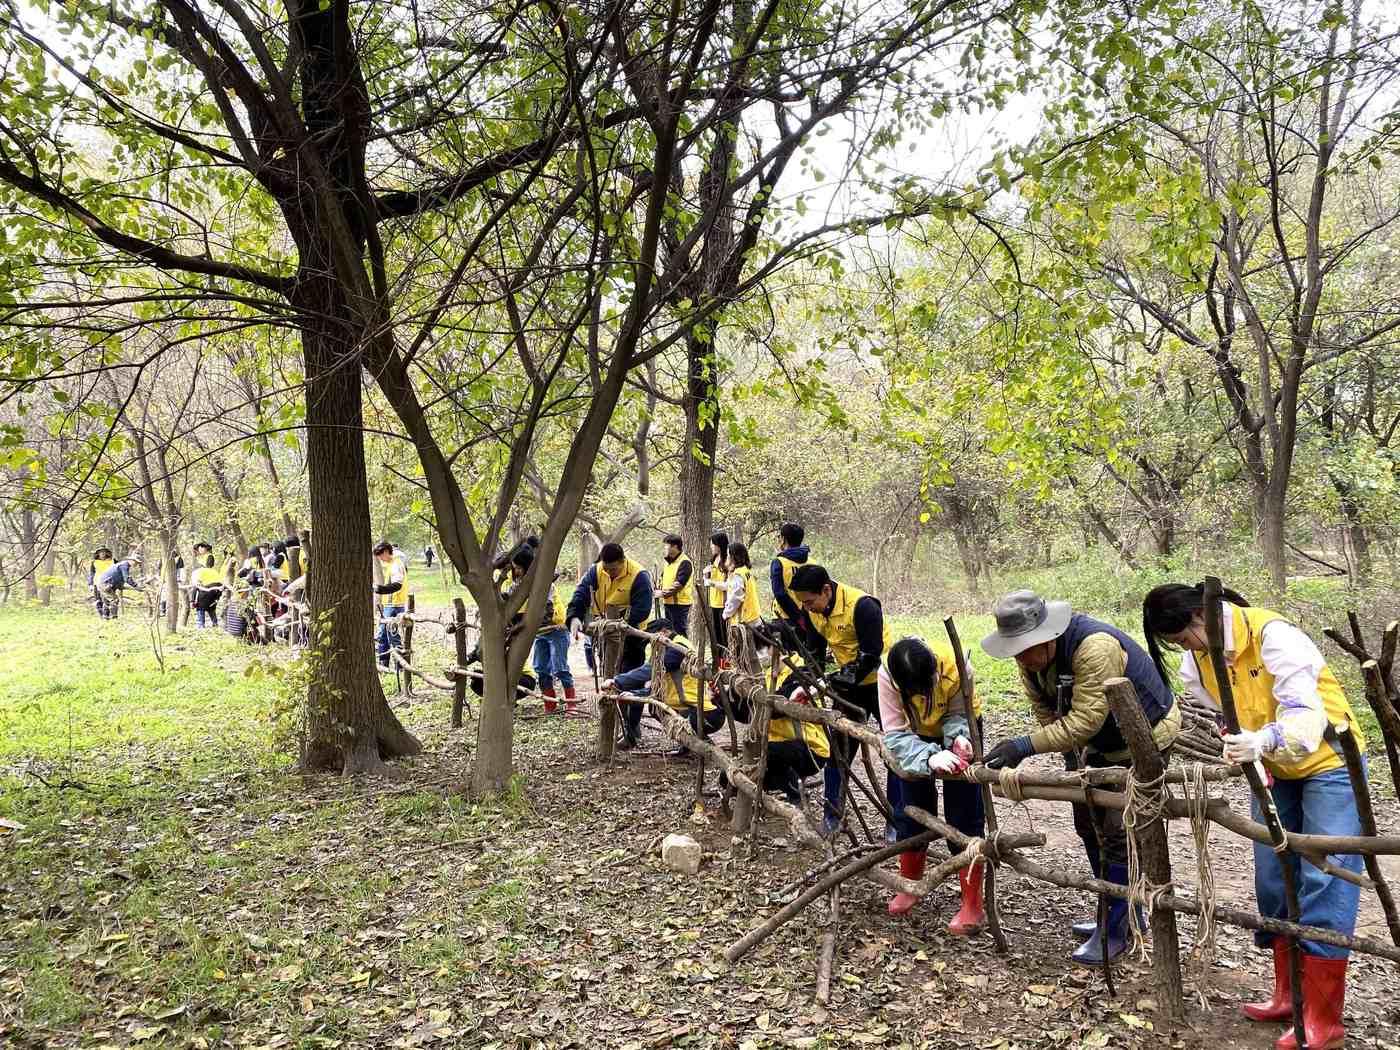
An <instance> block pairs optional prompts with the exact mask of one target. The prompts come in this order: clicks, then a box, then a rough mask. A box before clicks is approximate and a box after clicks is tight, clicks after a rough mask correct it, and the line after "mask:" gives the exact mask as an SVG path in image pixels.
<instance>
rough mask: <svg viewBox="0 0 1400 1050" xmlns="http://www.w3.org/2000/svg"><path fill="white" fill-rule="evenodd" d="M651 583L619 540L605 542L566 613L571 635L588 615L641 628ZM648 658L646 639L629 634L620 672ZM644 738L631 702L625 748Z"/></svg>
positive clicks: (636, 708)
mask: <svg viewBox="0 0 1400 1050" xmlns="http://www.w3.org/2000/svg"><path fill="white" fill-rule="evenodd" d="M651 596H652V585H651V576H650V574H649V573H648V572H647V571H646V570H645V569H643V568H642V567H641V566H640V565H638V564H637V563H636V562H635V561H633V560H632V559H631V558H629V557H627V554H626V552H624V551H623V549H622V544H620V543H605V544H603V548H602V550H600V551H599V552H598V561H597V563H596V564H594V565H593V566H592V567H591V568H590V569H589V570H588V571H587V572H585V573H584V574H583V578H582V579H581V580H579V581H578V587H576V588H575V589H574V596H573V597H572V598H571V599H569V607H568V609H567V610H566V611H565V613H564V615H565V618H566V619H567V621H568V624H569V635H570V637H572V638H578V637H579V635H580V634H581V633H582V632H583V621H584V618H585V617H587V616H590V615H591V616H605V617H612V618H615V619H625V620H626V621H627V622H628V623H629V624H631V625H632V626H633V627H641V625H642V624H644V623H646V622H647V620H648V619H649V618H650V613H651ZM645 660H646V642H645V641H644V640H643V639H641V638H634V637H628V638H626V639H624V640H623V643H622V659H621V660H620V661H619V663H618V668H617V669H618V672H619V673H621V672H623V671H631V670H633V669H634V668H637V667H640V666H641V665H642V663H643V662H644V661H645ZM641 737H642V709H641V707H640V706H639V705H637V704H629V705H628V706H627V709H626V710H625V711H624V712H623V744H622V746H623V749H624V750H626V749H628V748H632V747H636V746H637V744H638V743H639V742H640V741H641Z"/></svg>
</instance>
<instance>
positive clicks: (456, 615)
mask: <svg viewBox="0 0 1400 1050" xmlns="http://www.w3.org/2000/svg"><path fill="white" fill-rule="evenodd" d="M452 641H453V644H454V645H455V646H456V647H457V666H458V667H465V666H466V665H467V606H466V603H465V602H463V601H462V599H461V598H453V599H452ZM466 704H467V679H466V676H464V675H456V676H454V677H453V679H452V728H453V729H461V728H462V709H463V708H464V707H466Z"/></svg>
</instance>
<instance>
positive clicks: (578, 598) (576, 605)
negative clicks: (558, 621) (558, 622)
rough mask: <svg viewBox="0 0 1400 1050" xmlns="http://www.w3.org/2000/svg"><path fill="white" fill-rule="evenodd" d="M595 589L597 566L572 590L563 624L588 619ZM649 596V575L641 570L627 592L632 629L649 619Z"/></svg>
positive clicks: (590, 568) (628, 614) (629, 619)
mask: <svg viewBox="0 0 1400 1050" xmlns="http://www.w3.org/2000/svg"><path fill="white" fill-rule="evenodd" d="M597 589H598V566H597V565H592V566H590V567H589V569H588V571H587V572H586V573H584V574H583V579H581V580H579V581H578V586H577V587H575V588H574V596H573V597H572V598H570V599H569V608H568V611H566V612H565V613H564V622H565V623H569V622H571V621H573V620H587V619H588V606H589V604H590V603H591V602H592V601H593V592H594V591H596V590H597ZM651 596H652V586H651V575H650V574H649V573H648V572H647V571H646V570H645V569H643V570H642V571H641V572H639V573H637V578H636V579H634V580H633V581H632V589H631V590H630V591H628V592H627V601H628V609H627V622H628V623H630V624H631V625H632V626H633V627H640V626H642V624H644V623H646V622H647V620H649V619H650V618H651V609H652V605H651V602H652V598H651Z"/></svg>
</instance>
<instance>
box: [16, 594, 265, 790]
mask: <svg viewBox="0 0 1400 1050" xmlns="http://www.w3.org/2000/svg"><path fill="white" fill-rule="evenodd" d="M261 658H262V657H261V655H260V654H256V653H254V652H253V651H252V650H250V649H248V647H246V646H244V645H241V644H240V643H238V642H237V641H235V640H234V639H232V638H230V637H228V636H227V635H225V634H224V633H223V632H222V631H217V630H206V631H204V632H195V631H192V630H191V631H185V632H182V633H181V634H180V635H178V636H177V637H175V638H173V639H167V640H166V641H165V646H164V668H163V669H162V666H161V662H160V660H158V659H157V657H156V654H155V652H154V650H153V648H152V641H151V636H150V632H149V630H148V629H147V626H146V624H145V623H144V622H143V621H141V620H139V619H137V618H135V617H131V618H125V619H121V620H109V621H105V622H104V621H101V620H98V619H96V617H94V616H92V615H91V614H84V613H79V612H57V611H55V612H47V611H39V610H29V611H15V610H6V611H4V612H0V666H3V667H4V668H5V669H6V670H5V689H4V695H3V698H0V763H8V762H12V761H14V760H15V759H17V758H20V757H33V758H39V759H43V760H46V761H50V762H52V761H57V760H59V759H62V758H64V757H65V756H72V755H74V754H77V753H80V752H87V751H92V750H96V749H102V750H104V751H108V752H110V751H112V750H113V749H118V748H121V747H123V746H137V747H147V746H150V745H152V744H159V743H162V742H167V741H176V740H184V741H186V742H188V743H190V744H195V743H198V744H199V745H201V746H203V745H207V744H209V743H210V742H211V741H213V742H216V743H217V746H218V747H219V748H220V749H223V748H226V747H227V748H233V747H238V746H242V745H246V744H247V743H249V741H250V739H253V738H255V737H256V734H257V723H258V721H259V719H260V718H261V717H262V716H263V715H264V714H265V713H266V711H267V709H268V685H267V683H266V682H265V681H254V680H251V679H250V678H248V677H245V670H246V669H247V668H248V666H249V664H250V663H251V662H253V661H254V660H256V659H261Z"/></svg>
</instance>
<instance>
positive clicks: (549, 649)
mask: <svg viewBox="0 0 1400 1050" xmlns="http://www.w3.org/2000/svg"><path fill="white" fill-rule="evenodd" d="M534 563H535V548H533V547H524V548H522V549H520V550H518V551H516V552H515V554H514V556H512V558H511V559H510V575H511V580H512V585H514V584H517V583H519V582H520V581H521V580H523V579H524V578H525V574H526V573H527V572H529V571H530V566H531V565H533V564H534ZM548 609H549V611H548V612H546V613H545V616H544V619H543V620H542V621H541V623H540V626H539V629H538V630H537V631H536V632H535V645H534V648H533V649H531V650H530V662H531V663H532V664H533V665H534V668H535V680H536V682H537V683H538V688H539V691H540V692H541V693H542V694H543V695H544V713H545V714H547V715H548V714H553V713H554V712H555V711H556V710H558V708H559V701H558V699H556V695H555V692H554V683H555V681H556V680H557V681H558V682H559V687H560V688H561V689H563V690H564V710H565V712H566V713H567V714H573V713H574V711H575V710H576V709H577V707H578V697H577V695H576V694H575V693H574V673H573V671H571V670H569V628H568V627H567V626H566V625H565V623H564V599H563V598H562V597H561V596H560V594H559V590H558V588H556V587H555V586H554V584H553V583H551V584H550V585H549V598H548ZM524 614H525V606H523V605H522V606H521V607H520V615H521V616H524Z"/></svg>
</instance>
